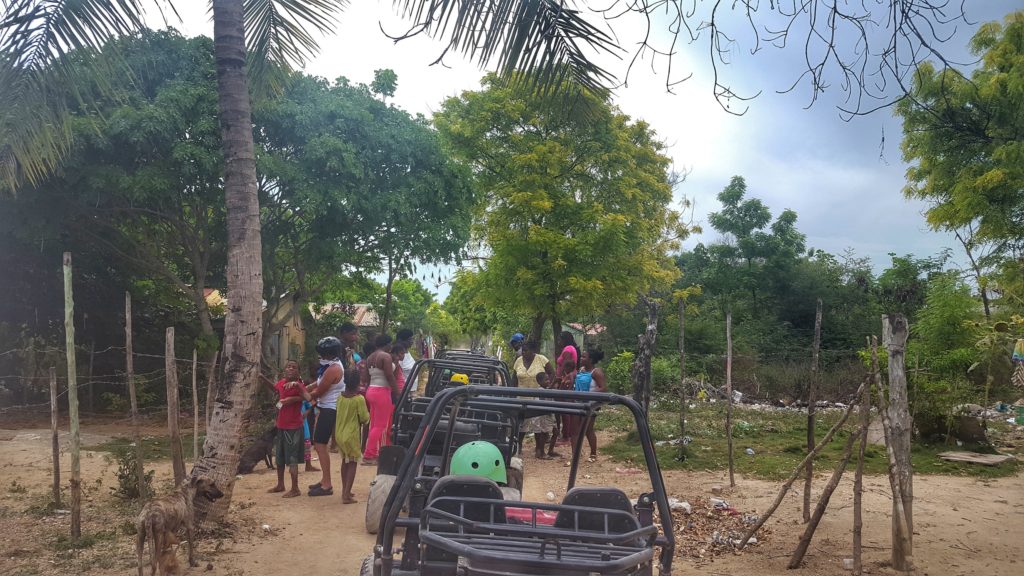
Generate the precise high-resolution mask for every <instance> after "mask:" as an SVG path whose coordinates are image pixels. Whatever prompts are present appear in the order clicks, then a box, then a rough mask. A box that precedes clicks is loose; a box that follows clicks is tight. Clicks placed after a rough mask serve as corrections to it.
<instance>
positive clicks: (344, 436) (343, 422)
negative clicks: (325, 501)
mask: <svg viewBox="0 0 1024 576" xmlns="http://www.w3.org/2000/svg"><path fill="white" fill-rule="evenodd" d="M337 414H338V420H337V423H336V424H335V426H334V442H335V444H337V445H338V452H340V453H341V503H342V504H353V503H355V501H356V497H355V496H356V495H355V494H353V493H352V486H353V485H354V484H355V482H356V469H357V468H358V466H359V457H360V456H362V454H363V452H362V447H361V442H360V436H361V432H362V429H363V426H364V425H366V424H367V423H369V422H370V412H369V410H368V409H367V408H366V398H364V397H363V395H362V394H360V393H359V391H358V390H351V389H348V388H346V389H345V391H344V392H342V393H341V397H339V398H338V405H337Z"/></svg>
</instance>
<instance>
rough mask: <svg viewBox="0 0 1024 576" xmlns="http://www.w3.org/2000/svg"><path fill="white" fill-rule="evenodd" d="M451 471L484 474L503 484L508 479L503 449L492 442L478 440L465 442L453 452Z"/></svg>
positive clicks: (474, 474) (457, 473)
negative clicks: (499, 448) (502, 453)
mask: <svg viewBox="0 0 1024 576" xmlns="http://www.w3.org/2000/svg"><path fill="white" fill-rule="evenodd" d="M451 473H452V474H456V475H461V474H468V475H470V476H483V477H484V478H490V479H491V480H494V481H495V482H501V483H502V484H504V483H506V482H507V481H508V476H507V475H506V473H505V460H504V458H502V456H501V451H500V450H498V447H497V446H495V445H494V444H491V443H490V442H482V441H476V442H470V443H469V444H463V445H462V446H461V447H460V448H459V449H458V450H456V451H455V454H452V465H451Z"/></svg>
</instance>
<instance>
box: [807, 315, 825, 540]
mask: <svg viewBox="0 0 1024 576" xmlns="http://www.w3.org/2000/svg"><path fill="white" fill-rule="evenodd" d="M820 350H821V298H818V304H817V306H816V307H815V312H814V348H813V349H812V352H811V382H810V384H809V385H808V386H807V453H808V454H810V452H811V450H814V413H815V412H816V411H817V409H818V355H819V351H820ZM813 481H814V460H811V461H810V462H808V463H807V477H806V478H805V479H804V523H805V524H806V523H807V522H810V521H811V484H812V483H813Z"/></svg>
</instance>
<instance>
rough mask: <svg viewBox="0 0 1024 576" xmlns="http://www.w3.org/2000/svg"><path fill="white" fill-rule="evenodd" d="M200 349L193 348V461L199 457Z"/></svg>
mask: <svg viewBox="0 0 1024 576" xmlns="http://www.w3.org/2000/svg"><path fill="white" fill-rule="evenodd" d="M198 360H199V351H198V350H196V349H195V348H193V349H192V462H193V463H194V462H195V461H196V460H198V459H199V390H198V389H197V388H196V368H198V364H199V362H198Z"/></svg>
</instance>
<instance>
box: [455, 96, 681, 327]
mask: <svg viewBox="0 0 1024 576" xmlns="http://www.w3.org/2000/svg"><path fill="white" fill-rule="evenodd" d="M484 84H485V87H486V88H485V90H483V91H481V92H467V93H464V94H462V95H461V96H460V97H459V98H452V99H449V100H448V101H446V102H445V104H444V106H443V109H442V111H441V112H439V113H438V114H437V115H436V116H435V124H436V125H437V127H438V130H439V131H440V132H441V134H442V135H443V136H444V138H445V141H446V142H447V143H448V145H449V146H450V147H451V148H452V150H453V151H454V152H455V153H456V154H457V155H458V156H459V157H461V158H462V159H463V160H464V161H466V162H467V163H469V164H470V165H471V166H472V168H473V173H474V175H475V180H476V185H477V187H478V189H479V190H480V192H481V193H482V194H483V195H484V197H485V198H486V205H485V209H484V210H482V211H481V212H480V213H478V223H477V227H476V234H477V237H478V238H480V239H481V240H482V241H483V242H485V243H486V245H487V248H488V250H489V257H488V258H487V261H486V267H485V268H484V269H483V270H482V271H481V272H480V276H479V278H478V279H477V280H475V281H474V283H475V284H476V285H478V286H479V290H480V291H481V292H482V293H485V294H486V299H487V300H490V301H493V302H500V303H501V306H502V307H503V308H505V309H507V310H509V311H514V312H518V313H521V314H523V315H528V316H531V317H536V316H537V315H540V316H541V317H542V318H543V317H548V318H550V317H551V316H552V315H558V316H560V317H562V318H565V319H570V318H574V319H575V318H581V317H587V316H588V315H591V314H594V313H597V312H600V311H603V310H605V309H607V308H608V307H609V306H615V305H617V304H627V303H632V302H634V301H635V300H636V297H637V294H638V293H640V292H646V291H647V290H648V289H649V288H650V287H652V286H662V287H667V286H668V285H669V284H671V282H672V280H673V279H674V278H675V275H676V270H675V268H674V267H673V266H671V264H670V263H669V262H668V260H667V257H666V253H667V251H668V250H670V249H671V248H672V246H673V242H674V240H667V239H666V237H665V232H666V231H667V230H678V229H679V226H678V214H676V213H675V212H674V211H672V210H670V209H669V208H668V205H669V203H670V202H671V201H672V189H671V185H670V183H669V174H668V167H669V161H668V159H667V158H666V157H665V156H663V155H662V154H661V151H660V150H661V145H660V143H658V142H657V140H656V139H655V137H654V134H653V133H652V132H651V130H650V129H649V128H648V127H647V125H646V124H643V123H633V122H631V121H630V119H629V118H628V117H626V116H624V115H622V114H620V113H619V112H618V111H617V110H615V109H613V108H611V107H608V106H607V105H604V104H603V103H601V102H600V101H599V100H598V99H596V98H592V99H591V101H589V102H588V103H587V104H586V105H587V106H589V107H591V109H592V110H593V111H594V113H593V114H592V115H590V116H589V117H584V116H582V115H577V114H575V113H573V111H571V110H566V108H565V107H564V106H562V101H561V99H560V98H559V97H557V96H549V97H546V96H537V95H535V94H534V93H533V92H532V90H530V89H529V88H527V87H525V86H524V85H522V84H517V83H512V84H505V83H503V82H501V81H500V80H499V79H498V78H497V77H495V76H488V77H487V78H485V80H484ZM567 90H571V88H567ZM674 237H675V236H673V238H674Z"/></svg>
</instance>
